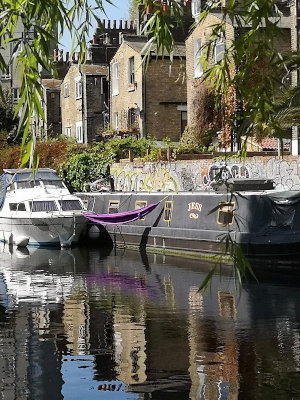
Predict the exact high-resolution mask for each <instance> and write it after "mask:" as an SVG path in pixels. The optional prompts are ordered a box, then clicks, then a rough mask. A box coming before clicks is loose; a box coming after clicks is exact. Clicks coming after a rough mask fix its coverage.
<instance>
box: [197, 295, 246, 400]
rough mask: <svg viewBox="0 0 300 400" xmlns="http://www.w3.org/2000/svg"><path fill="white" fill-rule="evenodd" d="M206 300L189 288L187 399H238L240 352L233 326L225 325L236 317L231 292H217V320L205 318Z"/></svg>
mask: <svg viewBox="0 0 300 400" xmlns="http://www.w3.org/2000/svg"><path fill="white" fill-rule="evenodd" d="M206 301H207V299H206V298H205V299H204V298H203V296H202V294H201V293H200V292H199V291H198V288H191V289H190V294H189V302H190V310H189V339H190V368H189V371H190V375H191V381H192V386H191V391H190V398H191V399H192V400H202V399H205V400H216V399H222V400H223V399H224V400H225V399H237V398H238V389H239V387H238V378H239V370H238V357H239V351H238V344H237V339H236V337H235V332H234V325H233V324H228V320H232V321H234V320H235V318H236V307H235V298H234V296H233V295H232V294H230V293H227V292H218V299H217V303H218V307H219V315H220V320H217V321H215V320H212V319H211V320H210V319H208V318H207V317H204V310H205V304H206ZM206 315H207V314H206ZM224 320H225V324H224ZM222 324H223V325H222ZM220 328H221V329H220ZM217 332H221V334H219V335H218V334H217Z"/></svg>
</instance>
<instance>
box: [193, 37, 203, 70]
mask: <svg viewBox="0 0 300 400" xmlns="http://www.w3.org/2000/svg"><path fill="white" fill-rule="evenodd" d="M201 56H202V43H201V39H199V38H198V39H195V40H194V78H200V77H201V76H202V75H203V66H202V64H201V61H200V57H201Z"/></svg>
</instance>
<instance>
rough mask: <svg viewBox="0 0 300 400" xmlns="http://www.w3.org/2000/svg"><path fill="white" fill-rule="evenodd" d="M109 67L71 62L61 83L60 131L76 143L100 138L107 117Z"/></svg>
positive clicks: (89, 141)
mask: <svg viewBox="0 0 300 400" xmlns="http://www.w3.org/2000/svg"><path fill="white" fill-rule="evenodd" d="M108 87H109V85H108V67H107V66H105V65H93V64H85V65H79V64H72V65H71V66H70V68H69V70H68V73H67V74H66V76H65V78H64V80H63V81H62V84H61V119H62V134H63V135H66V136H68V137H72V138H74V139H75V140H76V141H77V142H78V143H91V142H93V141H95V140H97V138H98V137H99V134H100V132H101V130H103V129H104V126H105V125H106V123H107V122H108V121H107V118H108V115H107V114H108V106H107V104H108V97H109V89H108Z"/></svg>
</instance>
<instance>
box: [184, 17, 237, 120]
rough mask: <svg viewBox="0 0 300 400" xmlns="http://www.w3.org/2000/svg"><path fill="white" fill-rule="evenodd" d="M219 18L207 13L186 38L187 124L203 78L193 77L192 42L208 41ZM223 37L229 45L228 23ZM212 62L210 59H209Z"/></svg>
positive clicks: (230, 31) (229, 28)
mask: <svg viewBox="0 0 300 400" xmlns="http://www.w3.org/2000/svg"><path fill="white" fill-rule="evenodd" d="M220 22H221V20H220V18H219V17H218V16H216V15H208V16H207V18H206V19H205V20H204V21H203V22H202V23H201V24H198V25H197V26H196V28H195V29H194V30H193V32H192V33H191V35H190V36H189V37H188V39H187V40H186V80H187V87H188V89H189V90H188V92H187V111H188V124H189V125H190V124H192V123H193V118H194V116H193V107H192V103H193V100H192V99H193V98H194V96H195V94H196V93H197V92H196V91H197V84H198V83H199V81H201V80H203V77H199V78H194V42H195V40H197V39H201V44H202V46H203V45H204V44H205V43H206V42H207V41H208V39H209V37H210V35H211V32H212V30H213V26H214V25H215V24H218V23H220ZM225 37H226V43H225V45H226V46H230V44H231V42H232V40H233V38H234V28H233V26H232V25H230V24H226V26H225ZM210 61H211V62H212V59H210Z"/></svg>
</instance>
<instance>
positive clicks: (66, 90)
mask: <svg viewBox="0 0 300 400" xmlns="http://www.w3.org/2000/svg"><path fill="white" fill-rule="evenodd" d="M64 97H70V83H69V82H66V83H65V84H64Z"/></svg>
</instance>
